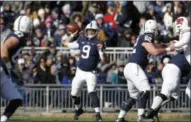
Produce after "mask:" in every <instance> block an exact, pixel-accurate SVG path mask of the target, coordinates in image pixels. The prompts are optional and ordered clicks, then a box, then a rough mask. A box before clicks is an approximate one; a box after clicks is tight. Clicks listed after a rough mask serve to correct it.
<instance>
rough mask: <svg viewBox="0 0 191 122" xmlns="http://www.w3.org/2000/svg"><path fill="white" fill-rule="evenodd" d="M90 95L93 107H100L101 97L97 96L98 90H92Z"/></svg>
mask: <svg viewBox="0 0 191 122" xmlns="http://www.w3.org/2000/svg"><path fill="white" fill-rule="evenodd" d="M89 96H90V99H91V102H92V107H93V108H96V107H100V105H99V98H98V96H97V93H96V92H90V93H89Z"/></svg>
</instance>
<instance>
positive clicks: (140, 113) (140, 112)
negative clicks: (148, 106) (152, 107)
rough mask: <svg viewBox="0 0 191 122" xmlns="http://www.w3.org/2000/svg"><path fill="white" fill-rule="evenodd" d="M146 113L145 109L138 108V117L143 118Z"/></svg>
mask: <svg viewBox="0 0 191 122" xmlns="http://www.w3.org/2000/svg"><path fill="white" fill-rule="evenodd" d="M144 113H145V109H143V108H138V112H137V114H138V116H141V115H143V114H144Z"/></svg>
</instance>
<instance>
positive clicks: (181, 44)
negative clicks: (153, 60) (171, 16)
mask: <svg viewBox="0 0 191 122" xmlns="http://www.w3.org/2000/svg"><path fill="white" fill-rule="evenodd" d="M190 31H191V30H190V27H188V28H186V29H183V30H182V31H181V32H180V35H179V41H177V42H176V43H175V44H174V47H175V49H177V50H179V49H180V48H182V49H183V51H184V55H185V57H186V60H187V61H188V63H189V64H191V62H190V60H191V57H190V51H191V49H190V45H191V38H190V36H191V35H190V34H191V33H190Z"/></svg>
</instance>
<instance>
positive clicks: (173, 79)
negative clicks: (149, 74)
mask: <svg viewBox="0 0 191 122" xmlns="http://www.w3.org/2000/svg"><path fill="white" fill-rule="evenodd" d="M174 33H175V35H178V36H179V41H173V42H174V43H171V44H170V46H169V47H168V48H170V49H171V50H174V49H175V50H177V54H176V55H175V56H173V57H172V59H171V61H170V63H168V64H167V65H166V66H165V67H164V69H163V71H162V78H163V84H162V89H161V92H160V94H159V95H157V96H156V97H155V98H154V101H153V104H152V106H151V109H150V110H149V111H148V112H147V113H146V118H147V119H144V121H146V122H149V121H154V119H153V117H154V116H156V115H157V113H158V112H159V109H160V108H161V107H162V106H163V105H165V104H166V103H168V102H169V101H170V100H176V99H178V96H179V89H180V88H179V86H180V78H181V76H183V75H188V73H189V72H190V45H191V44H190V27H189V23H188V20H187V18H186V17H179V18H177V19H176V21H175V28H174Z"/></svg>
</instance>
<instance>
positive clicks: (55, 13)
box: [51, 7, 62, 27]
mask: <svg viewBox="0 0 191 122" xmlns="http://www.w3.org/2000/svg"><path fill="white" fill-rule="evenodd" d="M51 15H52V17H53V25H54V26H55V27H58V25H59V24H61V23H62V20H61V19H60V15H59V8H57V7H56V8H54V9H53V10H52V12H51Z"/></svg>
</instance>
